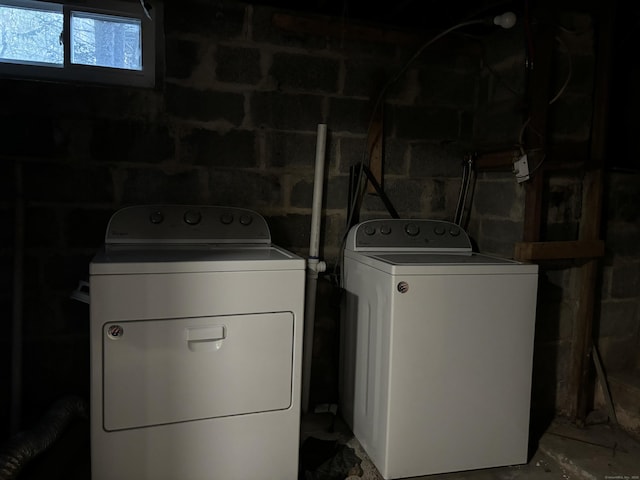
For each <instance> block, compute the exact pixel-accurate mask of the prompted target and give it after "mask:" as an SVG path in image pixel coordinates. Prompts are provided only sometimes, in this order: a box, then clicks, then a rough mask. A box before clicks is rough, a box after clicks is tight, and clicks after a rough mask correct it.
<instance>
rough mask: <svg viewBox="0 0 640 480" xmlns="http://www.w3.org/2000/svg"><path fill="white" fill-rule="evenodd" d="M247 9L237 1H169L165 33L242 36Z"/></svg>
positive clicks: (225, 37) (165, 13)
mask: <svg viewBox="0 0 640 480" xmlns="http://www.w3.org/2000/svg"><path fill="white" fill-rule="evenodd" d="M245 9H246V6H245V5H244V4H242V3H236V2H215V3H214V2H201V1H197V0H195V1H194V0H181V1H180V2H166V3H165V5H164V29H165V33H166V34H177V33H186V34H189V35H200V36H203V37H205V38H219V39H220V38H221V39H228V38H236V37H240V36H241V35H242V32H243V29H244V18H245Z"/></svg>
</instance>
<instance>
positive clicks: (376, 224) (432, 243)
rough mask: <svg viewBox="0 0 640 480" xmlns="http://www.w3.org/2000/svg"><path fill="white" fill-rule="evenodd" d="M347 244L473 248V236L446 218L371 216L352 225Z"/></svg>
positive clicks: (365, 247)
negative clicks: (471, 238) (371, 217)
mask: <svg viewBox="0 0 640 480" xmlns="http://www.w3.org/2000/svg"><path fill="white" fill-rule="evenodd" d="M346 248H347V249H350V250H356V251H357V250H360V251H367V250H369V251H385V250H389V251H391V250H393V251H398V250H413V251H415V250H421V251H456V252H470V251H471V240H470V239H469V236H468V235H467V233H466V232H465V231H464V230H463V229H462V228H461V227H460V226H458V225H456V224H455V223H451V222H446V221H443V220H425V219H406V220H403V219H388V220H368V221H366V222H362V223H359V224H358V225H355V226H354V227H352V228H351V230H350V231H349V234H348V235H347V245H346Z"/></svg>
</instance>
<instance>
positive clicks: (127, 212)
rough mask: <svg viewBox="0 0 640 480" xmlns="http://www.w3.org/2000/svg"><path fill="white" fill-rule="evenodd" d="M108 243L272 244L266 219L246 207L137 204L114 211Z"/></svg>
mask: <svg viewBox="0 0 640 480" xmlns="http://www.w3.org/2000/svg"><path fill="white" fill-rule="evenodd" d="M105 243H106V244H107V245H110V244H111V245H113V244H121V245H122V244H127V245H130V244H145V245H153V244H219V243H234V244H238V243H251V244H254V243H255V244H270V243H271V234H270V232H269V227H268V226H267V222H266V220H265V219H264V218H263V217H262V216H261V215H260V214H258V213H256V212H254V211H252V210H247V209H244V208H236V207H219V206H211V205H136V206H132V207H125V208H123V209H121V210H118V211H117V212H116V213H114V214H113V215H112V217H111V220H109V225H108V226H107V233H106V235H105Z"/></svg>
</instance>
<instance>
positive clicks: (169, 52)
mask: <svg viewBox="0 0 640 480" xmlns="http://www.w3.org/2000/svg"><path fill="white" fill-rule="evenodd" d="M199 53H200V44H199V43H198V42H195V41H192V40H184V39H180V38H172V37H169V38H167V41H166V46H165V58H166V60H165V62H166V75H167V78H176V79H183V78H189V77H190V76H191V74H192V73H193V71H194V70H195V68H196V67H197V65H198V60H199V58H198V57H199Z"/></svg>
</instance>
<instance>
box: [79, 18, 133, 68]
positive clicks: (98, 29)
mask: <svg viewBox="0 0 640 480" xmlns="http://www.w3.org/2000/svg"><path fill="white" fill-rule="evenodd" d="M141 35H142V25H141V22H140V20H139V19H136V18H124V17H114V16H111V15H99V14H95V13H85V12H71V63H76V64H81V65H96V66H99V67H111V68H124V69H127V70H142V40H141Z"/></svg>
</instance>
